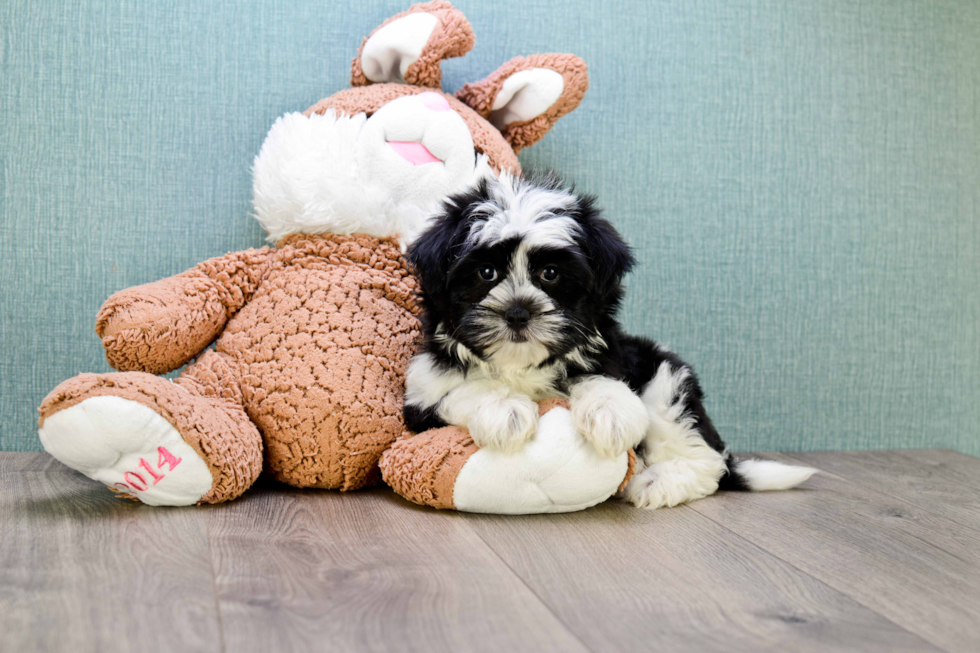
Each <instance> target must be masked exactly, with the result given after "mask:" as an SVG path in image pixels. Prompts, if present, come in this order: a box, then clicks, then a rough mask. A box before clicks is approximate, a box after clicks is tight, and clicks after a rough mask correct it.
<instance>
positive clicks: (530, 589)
mask: <svg viewBox="0 0 980 653" xmlns="http://www.w3.org/2000/svg"><path fill="white" fill-rule="evenodd" d="M463 514H464V517H465V516H469V515H468V514H465V513H463ZM466 527H467V528H468V529H469V530H470V532H471V533H473V535H474V536H475V537H476V538H477V539H478V540H480V541H481V542H483V545H484V546H485V547H486V548H487V549H488V550H489V551H490V552H491V553H492V554H493V555H494V557H495V558H497V560H499V561H500V564H502V565H503V566H505V567H507V569H509V570H510V573H512V574H513V575H514V578H516V579H518V580H519V581H521V584H522V585H524V587H526V588H527V591H528V592H530V593H531V594H532V595H533V596H534V597H536V598H537V599H538V601H540V602H541V605H543V606H544V607H545V608H546V609H547V610H548V612H550V613H551V615H552V616H553V617H554V618H555V621H557V622H558V623H560V624H561V625H562V626H563V627H564V628H565V630H567V631H568V633H569V634H570V635H571V636H572V637H574V638H575V639H576V640H578V642H579V643H580V644H581V645H582V648H584V649H585V650H587V651H591V652H592V653H596V651H595V649H593V648H592V647H590V646H589V645H588V644H586V643H585V641H584V640H583V639H582V638H581V637H579V635H578V633H576V632H575V630H574V629H573V628H572V627H571V626H570V625H569V624H568V623H567V622H566V621H565V620H564V619H562V617H561V615H560V614H559V613H558V610H557V609H556V608H555V606H553V605H551V603H549V602H548V601H547V600H546V599H545V598H544V597H543V596H541V595H540V594H539V593H538V592H537V591H536V590H535V589H534V588H533V587H532V586H531V585H530V584H529V583H528V579H526V578H524V577H523V576H521V574H520V573H518V571H517V570H516V569H514V568H513V567H512V566H511V565H510V563H508V562H507V561H506V560H504V559H503V558H502V557H500V553H498V552H497V550H496V549H495V548H494V547H493V545H492V544H490V542H487V541H486V540H485V539H484V538H483V536H481V535H480V533H479V532H478V531H477V530H476V529H475V528H473V525H472V524H470V523H469V522H466Z"/></svg>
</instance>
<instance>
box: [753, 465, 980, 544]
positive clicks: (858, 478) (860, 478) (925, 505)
mask: <svg viewBox="0 0 980 653" xmlns="http://www.w3.org/2000/svg"><path fill="white" fill-rule="evenodd" d="M916 452H922V455H928V453H929V452H937V453H941V452H949V453H952V454H955V455H957V456H965V457H967V458H969V459H972V458H973V457H972V456H967V454H962V453H960V452H958V451H954V450H952V449H886V450H881V451H841V452H830V451H819V452H794V453H782V454H779V455H781V456H784V457H786V458H788V459H791V460H793V461H796V462H798V463H800V464H803V465H809V466H811V467H817V468H818V469H819V468H820V465H821V461H822V460H824V459H825V457H826V456H833V455H834V454H841V455H848V454H849V455H857V456H860V457H864V456H867V457H869V458H874V457H875V454H876V453H877V454H885V455H897V456H900V457H902V458H904V459H905V460H906V461H907V462H908V463H909V464H920V465H921V461H920V460H917V457H916V455H915V454H916ZM760 455H764V454H760ZM973 461H975V462H976V466H977V468H978V469H977V471H978V479H977V480H978V482H977V483H976V484H975V485H972V486H964V487H962V488H959V489H960V490H962V491H963V492H964V493H966V492H978V491H980V459H973ZM973 461H971V462H973ZM824 464H826V463H824ZM831 466H835V465H834V464H833V463H832V464H831ZM820 471H821V473H822V474H824V475H827V476H833V477H836V478H840V479H843V480H845V481H850V482H851V483H854V484H855V485H860V486H862V487H864V488H867V489H869V490H872V491H874V492H879V493H881V494H886V495H888V496H890V497H893V498H895V499H898V500H900V501H904V502H906V503H910V504H912V505H914V506H917V507H918V508H921V509H922V510H926V511H928V512H930V513H932V514H933V515H936V516H937V517H941V518H943V519H948V520H949V521H952V522H955V523H957V524H959V525H960V526H962V527H964V528H969V529H970V530H973V531H976V532H977V533H978V535H980V527H978V526H976V525H975V523H966V522H967V521H968V520H966V519H963V518H962V515H960V516H957V515H951V514H949V512H948V511H939V510H937V509H936V508H935V507H934V506H932V505H930V504H929V502H928V501H923V500H922V498H921V497H918V496H916V494H915V493H914V492H910V491H903V490H902V489H901V488H899V489H896V488H894V487H892V486H891V485H886V484H881V483H876V482H875V481H874V480H872V479H870V478H868V477H867V475H866V474H865V475H861V474H855V475H851V474H847V473H845V472H843V471H836V472H834V471H830V470H826V469H821V470H820ZM977 512H978V517H977V520H980V510H978V511H977Z"/></svg>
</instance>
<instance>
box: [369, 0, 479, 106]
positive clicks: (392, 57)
mask: <svg viewBox="0 0 980 653" xmlns="http://www.w3.org/2000/svg"><path fill="white" fill-rule="evenodd" d="M475 40H476V39H475V38H474V36H473V27H472V26H471V25H470V23H469V21H467V20H466V17H465V16H464V15H463V14H462V13H460V12H459V11H458V10H457V9H456V8H455V7H453V6H452V5H451V4H449V3H448V2H445V0H433V2H424V3H420V4H417V5H412V7H411V8H410V9H409V10H408V11H403V12H402V13H400V14H398V15H396V16H392V17H391V18H389V19H388V20H386V21H385V22H383V23H382V24H381V26H380V27H378V28H377V29H375V30H374V31H373V32H371V35H370V36H368V37H367V38H365V39H364V42H363V43H361V49H360V50H359V51H358V53H357V56H356V57H354V63H353V64H352V65H351V80H350V83H351V86H367V85H368V84H378V83H386V82H396V83H400V84H412V85H415V86H430V87H433V88H440V87H441V85H442V69H441V68H440V65H439V64H440V63H441V62H442V60H443V59H449V58H451V57H461V56H463V55H464V54H466V53H467V52H469V51H470V50H472V49H473V43H474V42H475Z"/></svg>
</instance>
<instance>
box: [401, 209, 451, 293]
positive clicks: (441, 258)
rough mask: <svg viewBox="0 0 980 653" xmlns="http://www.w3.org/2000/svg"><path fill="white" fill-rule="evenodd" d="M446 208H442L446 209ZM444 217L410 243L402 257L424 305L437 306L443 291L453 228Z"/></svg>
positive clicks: (445, 216) (438, 217) (447, 271)
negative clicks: (415, 278)
mask: <svg viewBox="0 0 980 653" xmlns="http://www.w3.org/2000/svg"><path fill="white" fill-rule="evenodd" d="M448 208H449V207H446V209H448ZM446 209H444V213H442V214H441V215H439V216H437V217H436V218H435V219H434V220H433V221H432V224H431V226H430V227H429V228H428V229H426V230H425V232H423V233H422V235H421V236H419V237H418V239H417V240H416V241H415V242H414V243H412V244H411V245H410V246H409V248H408V251H407V252H406V254H405V256H406V257H407V258H408V262H409V263H410V264H411V266H412V271H413V272H414V273H415V276H416V277H417V278H418V280H419V284H420V286H421V289H422V294H423V295H424V296H425V298H426V300H427V301H430V302H432V303H433V304H434V305H435V306H438V305H439V303H440V302H441V301H442V297H443V296H444V294H445V291H446V289H447V286H446V277H447V276H448V274H449V256H450V252H451V251H452V247H453V240H454V235H455V232H456V225H455V224H454V223H453V222H452V221H451V220H450V219H449V217H448V216H447V215H446V213H445V210H446Z"/></svg>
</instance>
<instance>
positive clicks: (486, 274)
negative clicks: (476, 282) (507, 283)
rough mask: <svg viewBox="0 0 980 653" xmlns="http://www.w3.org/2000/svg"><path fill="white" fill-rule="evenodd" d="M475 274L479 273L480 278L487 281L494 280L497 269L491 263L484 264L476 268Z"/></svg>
mask: <svg viewBox="0 0 980 653" xmlns="http://www.w3.org/2000/svg"><path fill="white" fill-rule="evenodd" d="M477 274H479V275H480V278H481V279H483V280H484V281H487V282H490V281H496V279H497V270H496V268H494V267H493V266H492V265H484V266H483V267H481V268H480V269H479V270H477Z"/></svg>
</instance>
